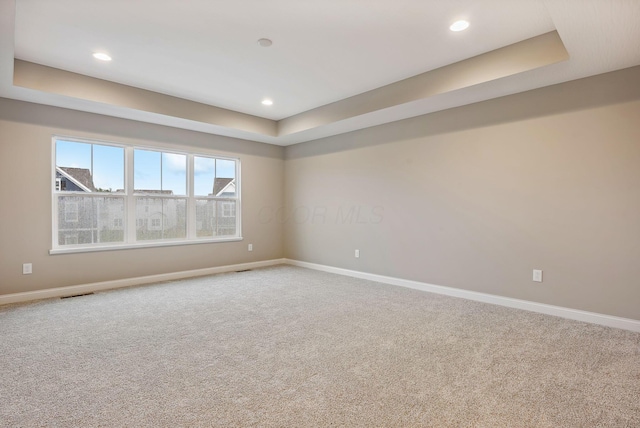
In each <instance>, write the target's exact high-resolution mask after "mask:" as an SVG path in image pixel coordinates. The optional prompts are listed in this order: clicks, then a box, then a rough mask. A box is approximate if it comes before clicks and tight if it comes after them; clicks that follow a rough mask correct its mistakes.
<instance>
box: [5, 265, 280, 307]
mask: <svg viewBox="0 0 640 428" xmlns="http://www.w3.org/2000/svg"><path fill="white" fill-rule="evenodd" d="M283 263H286V259H274V260H264V261H260V262H250V263H240V264H237V265H228V266H217V267H211V268H204V269H194V270H187V271H181V272H171V273H163V274H159V275H148V276H139V277H136V278H125V279H116V280H114V281H104V282H94V283H91V284H81V285H71V286H68V287H58V288H49V289H46V290H37V291H26V292H24V293H13V294H5V295H2V296H0V305H6V304H8V303H19V302H28V301H31V300H40V299H50V298H52V297H64V296H74V295H76V294H85V293H93V292H96V291H103V290H111V289H114V288H122V287H130V286H132V285H143V284H150V283H154V282H162V281H173V280H176V279H184V278H192V277H195V276H204V275H213V274H216V273H224V272H235V271H238V270H245V269H257V268H261V267H266V266H273V265H279V264H283Z"/></svg>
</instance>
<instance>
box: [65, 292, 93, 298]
mask: <svg viewBox="0 0 640 428" xmlns="http://www.w3.org/2000/svg"><path fill="white" fill-rule="evenodd" d="M92 294H93V293H83V294H74V295H73V296H62V297H60V298H61V299H70V298H72V297H80V296H91V295H92Z"/></svg>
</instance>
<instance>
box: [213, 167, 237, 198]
mask: <svg viewBox="0 0 640 428" xmlns="http://www.w3.org/2000/svg"><path fill="white" fill-rule="evenodd" d="M235 178H236V162H235V161H231V160H225V159H216V180H215V183H214V186H213V194H214V196H220V197H225V198H229V197H231V198H233V197H235V196H236V180H235Z"/></svg>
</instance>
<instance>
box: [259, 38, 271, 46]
mask: <svg viewBox="0 0 640 428" xmlns="http://www.w3.org/2000/svg"><path fill="white" fill-rule="evenodd" d="M258 44H259V45H260V46H262V47H263V48H268V47H269V46H271V45H272V44H273V42H272V41H271V40H269V39H260V40H258Z"/></svg>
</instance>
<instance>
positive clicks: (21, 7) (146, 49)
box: [0, 0, 640, 145]
mask: <svg viewBox="0 0 640 428" xmlns="http://www.w3.org/2000/svg"><path fill="white" fill-rule="evenodd" d="M0 2H1V6H0V16H2V15H3V14H4V18H2V22H1V23H2V24H3V25H1V26H0V39H2V40H3V42H2V44H1V45H0V47H1V48H2V50H1V51H0V96H5V97H9V98H16V99H25V100H28V101H34V102H41V103H44V104H51V105H60V106H63V107H69V108H76V109H81V110H87V111H94V112H98V113H103V114H111V115H114V116H120V117H130V118H134V119H137V120H145V121H149V122H155V123H164V124H168V125H171V126H178V127H183V128H189V129H196V130H199V131H204V132H211V133H216V134H223V135H230V136H238V137H242V138H249V139H254V140H257V141H264V142H269V143H274V144H282V145H286V144H292V143H297V142H300V141H307V140H310V139H315V138H319V137H323V136H326V135H335V134H338V133H341V132H346V131H349V130H352V129H358V128H362V127H366V126H372V125H376V124H380V123H385V122H389V121H392V120H398V119H402V118H405V117H411V116H416V115H419V114H424V113H428V112H431V111H437V110H440V109H443V108H449V107H454V106H458V105H463V104H468V103H472V102H477V101H481V100H485V99H490V98H494V97H497V96H502V95H507V94H511V93H516V92H522V91H525V90H529V89H534V88H537V87H541V86H547V85H550V84H554V83H560V82H563V81H567V80H572V79H576V78H581V77H586V76H590V75H594V74H599V73H603V72H607V71H613V70H617V69H621V68H626V67H630V66H634V65H638V64H640V47H639V46H640V43H639V41H640V24H639V23H638V22H639V19H640V0H448V1H444V0H322V1H306V0H235V1H231V0H226V1H220V0H192V1H179V0H110V1H87V0H16V1H15V9H14V6H13V1H12V0H0ZM6 14H8V15H9V16H7V15H6ZM14 17H15V20H14ZM457 19H467V20H469V21H470V22H471V26H470V28H469V29H468V30H466V31H464V32H460V33H453V32H451V31H449V29H448V26H449V25H450V24H451V23H452V22H453V21H455V20H457ZM5 24H6V25H5ZM552 30H557V31H558V33H559V35H560V37H561V39H562V41H563V43H564V45H565V48H566V49H567V51H568V53H569V56H570V59H569V60H568V61H565V62H562V63H558V64H554V65H550V66H546V67H542V68H539V69H535V70H532V71H528V72H525V73H520V74H516V75H513V76H509V77H505V78H502V79H497V80H493V81H489V82H486V83H483V84H481V85H475V86H471V87H469V88H465V89H461V90H458V91H454V92H452V93H449V94H444V95H439V96H436V97H430V98H425V99H423V100H420V101H418V102H412V103H407V104H401V105H397V106H395V107H394V108H390V109H385V110H384V111H378V112H373V113H371V114H368V115H361V116H359V117H355V118H352V119H351V120H347V121H342V122H340V121H338V122H336V123H330V124H326V125H323V126H318V127H316V128H314V129H311V130H308V131H306V132H302V133H299V134H295V135H288V136H281V137H278V136H261V135H247V133H244V132H239V131H238V132H236V131H234V129H232V128H229V129H220V127H208V126H207V124H205V123H200V124H198V123H191V122H193V121H184V120H180V119H176V118H171V117H157V116H160V115H154V114H151V113H149V114H146V113H145V112H140V111H138V112H136V111H130V110H131V109H122V108H119V107H118V106H110V107H109V106H100V105H98V103H91V102H88V101H86V100H74V99H69V97H60V96H55V95H52V94H48V93H44V92H42V93H38V91H33V90H29V89H25V88H18V87H16V86H13V79H12V75H11V74H9V73H12V70H13V67H12V66H11V67H9V66H8V63H9V62H11V63H13V58H14V57H15V58H17V59H22V60H25V61H29V62H33V63H37V64H42V65H46V66H50V67H55V68H59V69H62V70H67V71H72V72H75V73H79V74H84V75H87V76H92V77H96V78H100V79H104V80H109V81H112V82H117V83H121V84H125V85H129V86H134V87H138V88H143V89H147V90H150V91H155V92H159V93H163V94H167V95H172V96H175V97H179V98H184V99H188V100H192V101H197V102H200V103H204V104H209V105H212V106H217V107H222V108H225V109H230V110H234V111H237V112H242V113H246V114H250V115H255V116H259V117H263V118H267V119H271V120H276V121H277V120H281V119H284V118H287V117H289V116H292V115H296V114H299V113H302V112H305V111H307V110H310V109H314V108H317V107H320V106H323V105H326V104H328V103H333V102H336V101H340V100H343V99H345V98H347V97H351V96H354V95H357V94H360V93H363V92H366V91H370V90H374V89H376V88H379V87H382V86H384V85H388V84H391V83H393V82H397V81H399V80H402V79H406V78H409V77H411V76H415V75H418V74H421V73H425V72H427V71H430V70H433V69H436V68H439V67H443V66H446V65H449V64H452V63H456V62H458V61H461V60H464V59H467V58H469V57H473V56H476V55H479V54H483V53H485V52H489V51H492V50H495V49H498V48H501V47H504V46H507V45H511V44H513V43H516V42H519V41H521V40H524V39H528V38H531V37H534V36H537V35H540V34H543V33H547V32H549V31H552ZM262 37H266V38H269V39H271V40H273V46H271V47H269V48H262V47H260V46H258V44H257V43H256V42H257V40H258V39H259V38H262ZM11 41H13V42H14V43H11ZM95 51H104V52H108V53H109V54H110V55H111V56H112V57H113V61H111V62H109V63H103V62H99V61H97V60H95V59H94V58H92V57H91V53H92V52H95ZM8 74H9V75H8ZM264 97H268V98H271V99H273V101H274V105H273V106H270V107H265V106H263V105H262V104H261V103H260V101H261V100H262V99H263V98H264ZM147 116H148V117H147Z"/></svg>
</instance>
